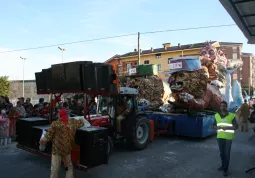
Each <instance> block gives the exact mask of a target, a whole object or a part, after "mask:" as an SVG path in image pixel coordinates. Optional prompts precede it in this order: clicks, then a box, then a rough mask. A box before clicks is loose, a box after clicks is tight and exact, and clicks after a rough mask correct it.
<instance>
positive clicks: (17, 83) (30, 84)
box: [10, 80, 49, 104]
mask: <svg viewBox="0 0 255 178" xmlns="http://www.w3.org/2000/svg"><path fill="white" fill-rule="evenodd" d="M10 83H11V84H10V101H11V102H12V103H13V104H16V102H17V100H18V98H19V97H22V96H23V80H12V81H10ZM24 98H31V102H32V103H33V104H37V103H38V101H39V98H44V100H45V101H49V95H38V94H37V89H36V83H35V80H25V81H24Z"/></svg>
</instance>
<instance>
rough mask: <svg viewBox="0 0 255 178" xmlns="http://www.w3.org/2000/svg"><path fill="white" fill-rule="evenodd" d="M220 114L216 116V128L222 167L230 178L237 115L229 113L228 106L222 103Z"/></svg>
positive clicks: (220, 169)
mask: <svg viewBox="0 0 255 178" xmlns="http://www.w3.org/2000/svg"><path fill="white" fill-rule="evenodd" d="M220 110H221V111H220V112H219V113H217V114H215V123H214V127H215V129H217V141H218V145H219V150H220V157H221V167H220V168H219V169H218V170H219V171H223V176H228V166H229V161H230V152H231V145H232V140H233V139H234V134H235V130H236V129H238V125H237V122H236V118H235V114H233V113H230V112H228V104H227V102H225V101H222V102H221V104H220Z"/></svg>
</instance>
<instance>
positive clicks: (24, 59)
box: [20, 56, 27, 97]
mask: <svg viewBox="0 0 255 178" xmlns="http://www.w3.org/2000/svg"><path fill="white" fill-rule="evenodd" d="M20 59H22V60H23V87H22V88H23V95H22V96H23V97H24V93H25V82H24V72H25V61H26V59H27V58H24V57H21V56H20Z"/></svg>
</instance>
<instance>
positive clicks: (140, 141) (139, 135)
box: [130, 116, 150, 150]
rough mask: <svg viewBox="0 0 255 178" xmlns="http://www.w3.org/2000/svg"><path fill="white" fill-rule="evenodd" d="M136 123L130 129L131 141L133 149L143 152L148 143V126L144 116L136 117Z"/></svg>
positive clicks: (147, 120)
mask: <svg viewBox="0 0 255 178" xmlns="http://www.w3.org/2000/svg"><path fill="white" fill-rule="evenodd" d="M136 117H137V118H136V122H135V124H134V125H133V127H132V138H131V139H132V140H130V141H131V144H132V146H133V148H135V149H137V150H143V149H145V148H146V147H147V145H148V144H149V142H150V124H149V119H148V118H147V117H146V116H136Z"/></svg>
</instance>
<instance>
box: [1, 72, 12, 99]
mask: <svg viewBox="0 0 255 178" xmlns="http://www.w3.org/2000/svg"><path fill="white" fill-rule="evenodd" d="M0 95H1V96H9V95H10V82H9V80H8V77H7V76H2V77H0Z"/></svg>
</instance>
